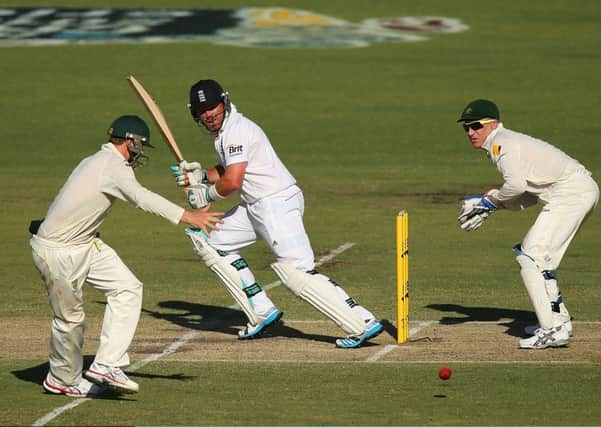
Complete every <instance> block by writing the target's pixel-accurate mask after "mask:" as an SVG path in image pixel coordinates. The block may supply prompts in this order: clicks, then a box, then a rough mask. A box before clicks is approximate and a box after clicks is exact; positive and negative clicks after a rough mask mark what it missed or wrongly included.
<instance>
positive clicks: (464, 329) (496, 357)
mask: <svg viewBox="0 0 601 427" xmlns="http://www.w3.org/2000/svg"><path fill="white" fill-rule="evenodd" d="M100 325H101V322H100V320H99V319H91V320H88V321H87V328H86V334H85V345H84V354H87V355H89V354H94V352H95V351H96V348H97V346H98V337H99V334H100ZM421 325H422V326H421V327H420V322H413V323H412V324H411V328H412V329H415V330H418V332H417V333H416V334H414V335H412V337H411V341H410V342H408V343H406V344H402V345H399V346H396V341H395V339H394V337H393V335H392V333H393V332H394V331H393V330H391V328H387V331H385V332H383V333H382V334H381V335H380V336H378V337H377V338H376V339H374V340H373V341H372V342H370V343H369V344H368V345H366V346H365V347H362V348H359V349H354V350H342V349H336V348H335V346H334V341H335V339H336V337H339V336H340V335H341V334H340V330H339V329H338V328H337V327H336V326H335V325H334V324H333V323H331V322H329V321H327V320H323V321H300V320H299V321H295V320H287V321H285V322H283V323H282V324H278V325H276V326H275V327H273V329H272V330H271V331H270V334H269V335H267V336H265V337H264V338H260V339H256V340H249V341H240V340H238V339H237V335H236V334H237V331H238V329H239V328H240V325H239V324H237V322H229V321H228V320H220V321H215V322H211V323H210V324H207V328H199V329H190V328H188V327H182V326H178V325H176V324H174V323H172V322H169V321H167V320H165V319H154V318H150V317H143V318H142V320H141V321H140V324H139V325H138V329H137V332H136V337H135V338H134V342H133V343H132V346H131V348H130V356H131V359H132V361H137V360H141V359H144V358H146V357H148V356H149V355H150V354H155V353H161V352H163V351H164V350H165V349H166V348H167V347H168V346H169V345H170V344H172V343H174V342H177V341H179V340H181V339H182V337H183V336H184V335H185V334H188V333H190V332H193V336H192V337H191V338H190V339H189V340H187V341H186V343H185V344H184V345H183V346H181V347H180V348H179V349H178V350H177V351H176V352H175V353H173V354H171V355H168V356H165V357H164V358H163V359H162V360H164V361H168V360H174V361H175V360H186V361H192V362H193V361H232V362H238V361H240V362H247V361H250V360H252V361H269V362H298V363H337V362H368V361H369V362H374V363H429V362H447V363H451V362H458V363H460V362H465V363H491V362H492V363H511V362H516V363H546V362H553V363H567V364H569V363H594V364H601V330H600V328H599V326H600V324H599V322H574V330H575V331H574V337H572V339H571V340H570V346H569V347H567V348H557V349H547V350H519V349H518V348H517V344H518V339H519V337H517V336H515V333H514V331H511V330H509V329H508V327H507V326H506V324H503V322H498V323H495V322H465V323H459V324H454V325H444V324H440V323H438V322H431V323H426V322H422V323H421ZM3 326H4V327H3V328H2V331H1V332H0V339H1V340H2V343H3V346H2V350H0V358H2V359H13V360H14V359H21V360H24V359H40V358H41V359H45V358H46V357H47V354H48V338H49V333H50V321H49V320H47V321H40V320H29V319H22V318H19V319H4V320H3ZM514 326H515V325H514ZM520 327H521V325H520Z"/></svg>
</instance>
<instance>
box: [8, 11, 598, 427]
mask: <svg viewBox="0 0 601 427" xmlns="http://www.w3.org/2000/svg"><path fill="white" fill-rule="evenodd" d="M372 3H373V4H369V7H366V4H365V3H364V2H361V1H359V0H352V1H343V0H334V1H328V2H319V1H287V2H284V3H281V2H269V1H261V2H256V3H253V5H265V6H267V5H280V6H282V5H283V6H286V7H297V8H302V9H306V10H312V11H315V12H319V13H324V14H328V15H330V16H335V17H339V18H344V19H348V20H351V21H354V22H358V21H361V20H362V19H366V18H369V17H377V16H395V15H413V14H414V15H443V16H452V17H457V18H460V19H461V20H462V21H463V22H465V23H466V24H468V25H469V26H470V27H471V29H470V30H469V31H467V32H464V33H457V34H434V35H431V37H430V40H428V41H425V42H420V43H413V44H377V45H373V46H370V47H368V48H361V49H285V48H284V49H252V48H238V47H231V46H229V47H228V46H217V45H212V44H204V43H175V44H156V45H144V44H123V45H94V46H83V45H82V46H62V47H27V48H25V47H17V48H2V49H0V55H1V56H0V58H1V59H0V78H1V79H2V81H3V82H4V84H3V89H2V102H1V103H0V117H2V122H3V126H2V145H3V153H2V157H1V158H0V166H1V167H0V179H1V180H2V186H1V189H0V191H1V195H2V204H1V206H0V219H1V221H0V234H1V235H2V237H3V246H4V248H3V251H2V252H3V256H2V257H1V259H0V270H1V271H2V272H3V274H1V275H0V287H2V289H4V292H3V303H2V304H1V305H0V319H8V318H15V317H16V318H21V319H23V322H27V321H28V319H33V320H35V319H48V324H49V319H50V309H49V307H48V303H47V297H46V291H45V289H44V286H43V284H42V283H41V281H40V279H39V276H38V274H37V272H36V271H35V269H34V267H33V264H32V261H31V256H30V250H29V246H28V238H29V235H28V232H27V226H28V224H29V221H30V220H31V219H33V218H40V217H42V216H43V215H44V213H45V211H46V210H47V208H48V205H49V204H50V203H51V201H52V199H53V197H54V195H55V194H56V192H57V191H58V189H59V188H60V187H61V185H62V184H63V182H64V180H65V178H66V177H67V176H68V174H69V173H70V172H71V170H72V169H73V168H74V167H75V165H76V164H77V163H78V162H79V160H80V159H81V158H82V157H83V156H86V155H88V154H91V153H93V152H95V151H96V150H97V148H98V147H99V145H100V144H102V143H103V142H104V141H105V130H106V128H107V127H108V125H109V124H110V122H111V121H112V120H113V119H114V118H115V117H116V116H118V115H120V114H128V113H133V114H139V115H142V116H144V117H148V116H147V114H146V112H145V110H144V109H143V107H142V106H141V104H140V103H139V102H138V100H137V98H136V97H135V95H134V94H133V92H132V91H131V89H130V88H129V87H128V85H127V82H126V81H125V77H126V76H127V75H129V74H133V75H135V76H136V77H138V78H139V79H140V81H142V82H143V84H144V85H145V86H146V87H147V88H148V90H149V91H150V92H151V93H152V94H153V96H154V97H155V98H156V99H157V100H158V101H159V103H160V105H161V109H162V110H163V112H164V113H165V115H166V117H167V119H168V121H169V123H170V125H171V127H172V129H173V131H174V134H175V136H176V138H177V140H178V143H179V145H180V148H181V149H182V151H183V153H184V155H185V156H186V158H187V159H188V160H197V159H198V160H201V161H202V162H203V164H204V165H210V164H211V163H212V162H213V161H214V160H215V154H214V153H213V149H212V144H211V142H210V141H209V140H208V138H206V137H205V136H204V135H203V134H202V133H201V132H199V131H198V129H197V127H196V126H195V125H194V124H193V123H192V121H191V120H190V118H189V113H188V112H187V109H186V103H187V91H188V88H189V86H190V84H191V83H193V82H195V81H196V80H198V79H199V78H203V77H214V78H217V79H218V80H220V81H221V82H222V83H223V84H224V86H226V88H227V89H228V90H229V91H230V93H231V96H232V99H233V101H234V103H236V105H237V106H238V107H239V109H240V110H241V111H242V112H243V113H245V114H246V115H247V116H249V117H250V118H253V119H255V120H256V121H257V122H258V123H259V124H260V125H261V126H262V127H263V128H264V129H265V131H266V132H267V134H268V135H269V137H270V139H271V141H272V143H273V144H274V146H275V147H276V150H277V151H278V153H279V154H280V157H281V158H282V159H283V160H284V161H285V163H286V164H287V165H288V167H289V168H290V170H291V171H292V173H293V174H294V175H295V176H296V177H297V179H298V182H299V184H300V186H301V187H302V188H303V189H304V192H305V200H306V215H305V225H306V228H307V230H308V233H309V236H310V238H311V242H312V244H313V247H314V250H315V252H316V253H317V254H318V255H323V254H326V253H327V252H328V251H330V250H332V249H334V248H336V247H338V246H340V245H341V244H343V243H345V242H354V243H356V245H355V246H354V247H353V249H351V250H349V251H346V252H344V253H343V254H342V255H340V256H339V257H338V258H336V261H335V262H334V263H331V264H328V265H326V266H324V267H323V268H322V270H323V271H324V273H326V274H329V275H331V276H332V277H333V278H334V279H335V280H336V281H338V282H339V283H341V284H342V285H343V286H344V287H345V288H346V289H347V290H348V291H349V292H350V293H351V294H352V295H353V296H355V297H356V298H357V299H358V300H359V301H360V302H361V303H363V304H364V305H365V306H367V307H369V308H370V309H372V310H373V311H374V312H375V313H377V314H378V316H380V317H382V318H384V319H390V320H393V319H394V318H395V299H394V290H395V278H394V262H395V258H394V257H395V255H394V216H395V215H396V213H397V212H398V211H399V210H400V209H407V210H408V211H409V212H410V215H411V231H410V239H411V310H412V311H411V316H412V319H417V320H439V319H441V318H443V317H445V316H447V315H448V313H446V312H443V311H440V310H438V309H436V308H433V306H434V305H436V304H455V305H458V306H460V307H464V308H473V307H490V308H491V310H492V309H502V310H508V311H509V310H516V312H517V311H519V310H521V311H519V312H520V313H527V312H529V311H530V310H531V307H530V304H529V301H528V299H527V295H526V291H525V290H524V288H523V286H522V284H521V281H520V277H519V271H518V266H517V264H516V263H515V261H514V257H513V254H512V251H511V247H512V246H513V245H514V244H515V243H517V242H519V241H520V240H521V239H522V238H523V236H524V235H525V233H526V231H527V230H528V228H529V227H530V224H531V223H532V222H533V220H534V218H535V217H536V213H537V211H536V209H534V210H529V211H526V212H523V213H521V214H513V213H508V212H499V213H497V214H495V215H494V216H493V217H492V218H491V219H490V220H489V221H488V222H487V223H486V224H485V225H484V226H483V228H482V229H481V230H479V231H478V232H475V233H463V232H461V230H459V228H458V227H457V225H456V216H457V212H458V207H459V200H460V199H461V197H462V195H464V194H470V193H476V192H481V191H484V190H486V189H487V188H488V187H490V186H491V185H495V184H498V183H499V182H500V177H499V176H498V174H497V172H496V170H495V169H494V167H493V165H492V164H491V163H490V161H489V160H488V159H487V158H486V157H485V156H484V154H483V153H481V152H477V151H474V150H473V149H471V147H470V146H469V143H468V142H467V140H466V138H465V135H464V134H463V131H462V130H461V128H460V127H459V126H457V124H456V123H455V120H456V119H457V117H458V116H459V114H460V112H461V110H462V108H463V107H464V105H465V104H466V103H467V102H468V101H470V100H472V99H475V98H479V97H486V98H490V99H493V100H495V101H496V102H497V103H498V105H499V107H500V109H501V114H502V118H503V120H504V122H505V125H506V126H507V127H509V128H511V129H515V130H519V131H522V132H525V133H529V134H532V135H534V136H537V137H539V138H542V139H546V140H548V141H550V142H551V143H553V144H555V145H557V146H558V147H560V148H562V149H563V150H565V151H566V152H567V153H568V154H570V155H572V156H573V157H575V158H577V159H579V160H580V161H581V162H583V163H584V164H585V165H586V166H587V167H588V168H589V169H590V170H591V171H592V172H593V175H594V176H596V177H597V179H598V177H600V176H601V145H600V144H598V143H597V142H596V138H597V135H599V133H601V124H600V122H599V121H598V120H596V116H597V115H598V111H600V110H601V98H600V97H599V96H597V92H598V88H599V87H601V77H600V73H599V72H598V71H599V69H600V68H601V56H600V55H599V54H598V47H599V44H600V43H601V31H599V28H598V27H599V26H598V23H599V22H600V21H601V4H599V3H598V2H597V1H596V0H583V1H580V2H578V3H577V5H576V4H568V3H566V2H564V1H559V0H555V1H542V0H537V1H531V2H528V3H524V2H521V1H517V0H510V1H507V2H504V3H503V4H502V5H501V4H499V5H492V4H491V5H483V4H482V3H481V2H476V1H470V0H461V1H459V0H458V1H453V2H449V1H440V0H425V1H419V2H396V1H378V2H372ZM92 4H93V5H95V6H98V7H119V6H123V2H119V1H109V0H105V1H102V2H100V1H94V2H83V1H80V2H77V1H55V2H48V1H33V0H28V1H27V2H26V3H25V4H23V2H21V1H6V0H5V1H0V7H5V6H6V7H8V6H17V5H19V6H25V5H31V6H49V5H52V6H58V5H63V6H70V7H76V6H82V5H83V6H86V7H88V6H90V5H92ZM246 4H247V2H242V1H231V2H227V3H225V4H224V3H223V2H212V1H211V2H209V1H207V2H197V1H183V0H179V1H173V2H168V3H166V2H165V1H163V0H152V1H130V2H127V7H142V6H143V7H174V8H175V7H195V8H199V7H214V8H223V7H235V6H238V5H246ZM153 130H154V128H153ZM152 137H153V139H154V145H156V146H157V148H156V149H155V150H153V152H152V153H150V155H151V159H150V163H149V164H148V166H147V167H145V168H143V169H140V170H139V172H138V173H137V175H138V178H139V180H140V182H142V183H143V184H144V185H146V186H148V187H149V188H150V189H152V190H154V191H157V192H159V193H161V194H163V195H165V196H166V197H168V198H170V199H171V200H176V201H178V202H179V203H183V200H182V198H181V192H180V191H179V190H178V189H177V188H175V186H174V185H173V183H172V179H171V177H170V175H169V171H168V166H169V165H170V164H172V163H173V159H172V158H171V154H170V152H169V150H168V149H167V147H166V146H165V145H164V144H163V143H162V142H161V141H160V140H159V136H158V132H154V134H153V136H152ZM234 202H235V200H228V201H227V202H224V203H223V204H221V205H217V206H216V208H218V209H225V208H226V207H228V206H231V204H232V203H234ZM101 232H102V235H103V238H104V239H105V240H106V241H107V242H108V243H109V244H111V245H112V246H113V247H114V248H115V249H116V250H117V251H118V252H119V254H120V255H121V256H122V258H123V259H124V260H125V262H126V263H127V264H128V265H129V266H130V267H131V269H132V270H133V271H134V272H135V273H136V275H137V276H138V277H139V278H140V279H141V280H142V281H143V282H144V283H145V295H144V308H145V309H147V310H151V311H156V310H162V309H161V308H160V307H161V306H160V304H161V302H165V301H190V302H194V303H199V304H206V305H209V306H213V307H227V306H230V305H231V304H232V301H231V299H230V298H229V296H228V295H227V294H226V293H225V292H224V291H223V289H222V288H221V287H220V286H219V285H218V284H217V283H216V280H215V279H214V277H213V276H212V275H211V274H210V273H209V272H208V271H207V270H206V268H204V267H203V266H202V265H201V264H200V263H199V262H198V260H197V258H196V257H195V256H194V254H193V252H192V251H191V247H190V243H189V242H188V241H187V239H186V237H185V236H184V234H183V226H179V227H173V226H172V225H170V224H168V223H167V222H166V221H163V220H162V219H160V218H157V217H152V216H150V215H147V214H144V213H142V212H140V211H136V210H135V209H133V208H132V207H131V206H127V205H126V204H124V203H117V204H116V206H115V207H114V209H113V212H112V213H111V215H110V217H109V218H108V220H107V221H106V222H105V224H104V225H103V227H102V230H101ZM599 241H601V218H600V216H599V213H598V212H595V213H594V214H593V215H592V216H591V218H590V219H589V220H588V222H587V223H586V224H585V226H584V229H583V231H582V233H580V234H579V235H578V236H577V237H576V238H575V240H574V241H573V243H572V245H571V246H570V248H569V250H568V252H567V255H566V257H565V259H564V260H563V263H562V265H561V268H560V269H559V277H560V283H561V287H562V290H563V293H564V297H565V299H566V301H567V303H568V306H569V308H570V311H571V313H572V315H573V316H574V317H575V318H576V319H577V320H587V321H600V320H601V316H600V315H599V309H598V307H599V302H600V298H599V282H600V281H601V262H600V256H599V255H600V252H599ZM245 256H246V258H247V259H248V261H249V263H250V265H251V266H252V267H253V269H254V271H255V273H256V276H257V278H258V279H259V280H260V282H261V283H263V284H266V283H270V282H272V281H274V280H275V275H274V274H273V272H272V271H271V270H270V269H269V263H270V262H271V261H272V257H271V256H270V253H269V251H268V249H267V247H266V246H265V245H263V244H257V245H256V246H255V247H253V248H250V249H249V250H248V251H247V252H246V253H245ZM85 292H86V311H87V314H88V317H89V318H91V319H98V318H99V317H100V316H102V310H103V305H102V304H99V303H97V302H101V301H102V296H101V295H100V294H98V293H96V292H95V291H93V290H91V289H89V288H88V289H86V291H85ZM271 294H272V295H273V297H274V300H276V301H277V302H278V304H280V305H281V306H282V307H283V308H284V309H285V310H286V311H287V316H291V318H293V319H320V318H321V317H320V316H319V314H317V313H316V312H315V311H314V310H312V309H311V308H310V307H309V306H308V305H306V304H302V303H299V302H298V301H297V300H295V299H294V298H293V297H292V295H290V293H288V292H287V291H286V290H284V289H282V288H277V289H274V290H273V291H272V292H271ZM528 318H531V316H530V317H528ZM145 319H146V318H145V316H143V317H142V322H144V321H145ZM521 320H524V319H521ZM23 346H24V348H25V347H26V346H27V337H26V336H24V337H23ZM498 351H499V352H502V351H503V349H502V348H499V349H498ZM0 357H1V361H0V366H1V367H2V374H1V384H2V389H3V391H4V395H5V396H9V397H5V399H3V403H2V411H1V412H2V416H1V417H0V424H1V425H28V424H29V425H30V424H31V423H32V422H33V421H34V420H36V419H37V418H39V417H40V416H43V415H44V414H46V413H48V412H49V411H51V410H52V409H54V408H55V407H57V406H60V405H62V404H64V403H66V402H68V401H69V400H68V399H62V398H56V397H54V396H46V395H43V394H42V393H41V389H40V386H39V380H40V378H41V377H40V375H41V374H40V372H42V371H43V368H40V366H42V367H43V364H44V360H21V358H20V357H19V354H8V352H7V351H5V352H2V353H0ZM36 367H38V369H37V370H36V369H35V368H36ZM452 367H453V368H454V371H455V375H454V377H453V379H452V381H450V382H448V383H441V382H440V381H439V380H438V379H437V378H436V367H434V366H432V365H429V364H407V365H404V364H386V363H372V364H367V363H354V364H345V363H339V364H336V365H330V364H328V365H323V364H302V365H294V364H285V363H284V364H278V363H267V362H265V363H261V362H260V361H255V362H251V363H248V364H239V363H235V362H229V363H225V362H224V363H217V362H206V361H197V362H194V363H175V362H174V363H166V362H155V363H151V364H149V365H147V366H145V367H144V368H143V369H142V370H141V371H139V372H138V373H137V374H136V375H137V376H136V377H134V378H135V379H136V380H139V381H140V383H141V386H142V391H141V393H140V394H139V395H137V396H135V397H132V398H131V399H126V400H107V399H102V400H98V401H94V402H88V403H86V404H85V405H83V406H81V407H78V408H76V409H73V410H72V411H67V412H66V413H65V414H63V415H61V416H60V417H58V418H57V419H55V420H54V421H52V422H51V423H50V425H59V424H60V425H107V424H108V425H123V424H134V423H138V424H245V425H253V424H289V425H294V424H331V425H340V424H382V425H385V424H432V425H436V424H471V425H482V424H513V425H517V424H554V425H563V424H572V425H576V424H595V423H597V424H598V423H599V419H600V418H601V412H600V411H599V409H598V406H599V405H598V403H599V397H598V395H599V392H598V390H599V389H598V382H599V365H578V364H573V365H561V366H556V365H540V366H538V365H528V364H517V363H516V364H498V365H496V364H482V365H460V364H458V365H456V366H455V365H452ZM32 369H33V371H34V374H31V375H29V376H26V377H27V378H29V379H27V378H26V379H23V378H19V377H18V376H16V375H15V374H14V373H13V372H15V371H22V370H25V371H27V370H29V372H30V371H31V370H32ZM180 374H181V375H182V376H183V378H184V379H181V378H180V377H179V375H180ZM436 395H445V396H446V397H436Z"/></svg>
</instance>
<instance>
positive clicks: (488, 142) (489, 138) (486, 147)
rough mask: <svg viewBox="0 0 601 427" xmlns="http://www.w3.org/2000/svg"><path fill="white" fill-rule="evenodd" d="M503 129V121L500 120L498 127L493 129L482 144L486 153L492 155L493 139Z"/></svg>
mask: <svg viewBox="0 0 601 427" xmlns="http://www.w3.org/2000/svg"><path fill="white" fill-rule="evenodd" d="M501 129H503V123H502V122H499V124H498V125H497V128H496V129H495V130H493V131H492V132H491V133H490V134H489V135H488V136H487V137H486V141H484V144H482V149H483V150H484V151H486V155H487V156H489V157H490V151H491V150H492V145H493V144H492V143H493V140H494V139H495V137H496V136H497V133H498V132H499V131H500V130H501Z"/></svg>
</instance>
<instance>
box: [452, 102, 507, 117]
mask: <svg viewBox="0 0 601 427" xmlns="http://www.w3.org/2000/svg"><path fill="white" fill-rule="evenodd" d="M485 117H490V118H491V119H495V120H500V118H501V115H500V114H499V108H498V107H497V105H496V104H495V103H494V102H492V101H489V100H488V99H476V100H475V101H472V102H470V103H469V104H467V105H466V106H465V108H464V109H463V112H462V113H461V118H460V119H459V120H457V121H458V122H468V121H471V120H480V119H483V118H485Z"/></svg>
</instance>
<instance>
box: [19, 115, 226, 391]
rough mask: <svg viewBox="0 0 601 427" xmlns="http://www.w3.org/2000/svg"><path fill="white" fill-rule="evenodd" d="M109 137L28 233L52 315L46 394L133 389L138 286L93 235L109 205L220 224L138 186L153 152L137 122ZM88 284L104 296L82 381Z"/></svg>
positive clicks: (119, 123) (115, 127)
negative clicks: (130, 372) (147, 151)
mask: <svg viewBox="0 0 601 427" xmlns="http://www.w3.org/2000/svg"><path fill="white" fill-rule="evenodd" d="M108 133H109V136H110V140H109V142H108V143H106V144H104V145H102V147H101V149H100V151H98V152H97V153H96V154H94V155H92V156H89V157H87V158H85V159H83V160H82V161H81V162H80V163H79V165H78V166H77V167H76V168H75V169H74V170H73V172H72V173H71V175H70V176H69V178H68V180H67V182H66V183H65V184H64V186H63V187H62V189H61V190H60V192H59V194H58V195H57V196H56V198H55V199H54V201H53V202H52V205H51V206H50V208H49V210H48V212H47V214H46V217H45V218H44V220H43V222H42V223H41V225H40V226H39V228H37V227H36V226H35V224H34V225H33V227H32V228H30V231H31V232H32V234H33V236H32V238H31V241H30V243H31V248H32V254H33V261H34V264H35V266H36V267H37V269H38V270H39V272H40V274H41V275H42V278H43V279H44V281H45V282H46V285H47V288H48V297H49V301H50V305H51V308H52V311H53V314H54V317H53V320H52V330H51V336H50V353H49V365H50V371H49V372H48V375H47V376H46V378H45V380H44V382H43V387H44V389H45V390H46V391H47V392H49V393H54V394H64V395H67V396H71V397H91V396H94V395H97V394H98V393H99V392H101V391H102V387H99V386H98V385H96V384H102V385H106V386H109V387H111V388H114V389H115V390H117V391H121V392H126V393H135V392H137V391H138V384H137V383H135V382H134V381H132V380H131V379H129V378H128V377H127V375H126V374H125V373H124V372H123V371H122V369H121V367H123V366H126V365H128V364H129V356H128V353H127V350H128V348H129V345H130V343H131V341H132V339H133V336H134V332H135V330H136V326H137V324H138V319H139V316H140V309H141V306H142V283H141V282H140V281H139V280H138V279H137V278H136V276H135V275H134V274H133V273H132V272H131V271H130V270H129V268H127V266H126V265H125V264H124V263H123V261H122V260H121V258H119V255H117V253H116V252H115V251H114V250H113V249H112V248H111V247H110V246H109V245H107V244H106V243H105V242H103V241H102V240H101V239H100V238H99V234H98V229H99V227H100V225H101V224H102V222H103V221H104V219H105V218H106V217H107V216H108V214H109V211H110V209H111V206H112V205H113V203H114V202H115V201H116V200H117V199H120V200H124V201H127V202H129V203H131V204H132V205H134V206H135V207H138V208H140V209H142V210H144V211H146V212H151V213H154V214H156V215H160V216H162V217H163V218H165V219H167V220H169V221H170V222H172V223H173V224H178V223H179V222H180V221H183V222H185V223H187V224H190V225H192V226H193V227H199V228H201V229H204V230H205V231H207V232H208V230H209V229H211V228H213V227H214V226H215V224H216V223H219V222H220V220H219V216H220V215H221V214H220V213H210V212H208V209H209V207H206V208H205V209H203V210H199V211H196V212H192V211H186V210H184V209H183V208H181V207H179V206H177V205H175V204H173V203H171V202H170V201H168V200H166V199H164V198H163V197H161V196H159V195H158V194H155V193H153V192H151V191H149V190H147V189H146V188H144V187H143V186H142V185H140V183H138V181H137V180H136V178H135V175H134V167H136V166H138V165H139V164H141V163H142V161H143V159H144V158H145V157H146V156H144V149H143V146H150V147H152V146H151V145H150V143H149V138H150V133H149V129H148V126H147V125H146V123H145V122H144V121H143V120H142V119H140V118H139V117H137V116H121V117H119V118H117V119H116V120H115V121H114V122H113V123H112V125H111V127H110V128H109V131H108ZM32 224H33V223H32ZM36 228H37V229H36ZM86 281H87V282H88V283H89V284H90V285H92V286H93V287H94V288H96V289H98V290H100V291H101V292H103V293H104V294H105V296H106V298H107V305H106V310H105V314H104V320H103V324H102V332H101V336H100V344H99V346H98V351H97V353H96V356H95V359H94V362H93V364H92V365H91V366H90V368H89V369H88V370H87V371H86V373H85V374H84V375H85V377H86V378H87V379H89V380H90V381H91V382H90V381H88V380H86V379H85V378H82V369H83V355H82V347H83V340H84V327H85V325H84V319H85V313H84V309H83V291H82V286H83V284H84V282H86ZM93 383H96V384H93Z"/></svg>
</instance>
